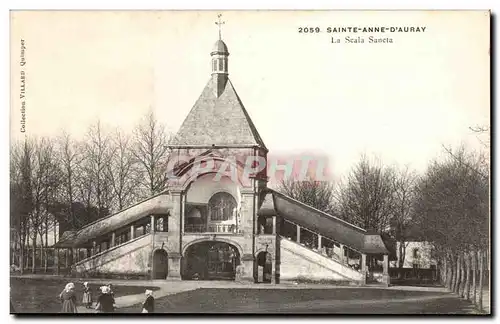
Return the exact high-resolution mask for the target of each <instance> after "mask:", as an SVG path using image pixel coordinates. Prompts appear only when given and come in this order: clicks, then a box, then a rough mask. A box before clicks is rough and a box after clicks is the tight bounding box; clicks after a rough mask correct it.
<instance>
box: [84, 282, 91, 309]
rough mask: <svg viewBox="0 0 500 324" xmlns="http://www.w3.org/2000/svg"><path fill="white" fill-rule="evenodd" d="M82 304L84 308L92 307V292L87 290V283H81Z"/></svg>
mask: <svg viewBox="0 0 500 324" xmlns="http://www.w3.org/2000/svg"><path fill="white" fill-rule="evenodd" d="M82 304H83V305H85V307H86V308H91V307H92V291H91V290H90V288H89V283H88V282H84V283H83V300H82Z"/></svg>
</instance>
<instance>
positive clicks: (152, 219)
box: [151, 215, 156, 233]
mask: <svg viewBox="0 0 500 324" xmlns="http://www.w3.org/2000/svg"><path fill="white" fill-rule="evenodd" d="M154 232H156V222H155V215H151V233H154Z"/></svg>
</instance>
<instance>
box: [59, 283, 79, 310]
mask: <svg viewBox="0 0 500 324" xmlns="http://www.w3.org/2000/svg"><path fill="white" fill-rule="evenodd" d="M59 299H60V300H61V301H62V310H61V313H76V312H77V311H76V296H75V284H74V283H72V282H70V283H68V284H67V285H66V287H65V288H64V290H63V291H62V292H61V293H60V294H59Z"/></svg>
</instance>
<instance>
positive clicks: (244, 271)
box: [235, 254, 257, 282]
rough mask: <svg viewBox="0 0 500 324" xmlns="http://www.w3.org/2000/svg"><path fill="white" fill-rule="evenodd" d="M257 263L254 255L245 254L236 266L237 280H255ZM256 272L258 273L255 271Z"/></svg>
mask: <svg viewBox="0 0 500 324" xmlns="http://www.w3.org/2000/svg"><path fill="white" fill-rule="evenodd" d="M254 266H256V263H254V258H253V255H251V254H244V255H243V256H242V258H241V262H240V265H239V266H237V267H236V278H235V279H236V281H239V282H255V279H256V278H255V276H254V271H256V270H257V269H254ZM255 274H256V273H255Z"/></svg>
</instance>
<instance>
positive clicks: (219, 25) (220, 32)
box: [215, 14, 226, 39]
mask: <svg viewBox="0 0 500 324" xmlns="http://www.w3.org/2000/svg"><path fill="white" fill-rule="evenodd" d="M220 17H222V14H218V15H217V18H218V20H219V21H216V22H215V24H216V25H217V26H218V27H219V39H222V25H224V24H225V23H226V22H225V21H221V20H220Z"/></svg>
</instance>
